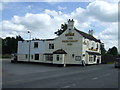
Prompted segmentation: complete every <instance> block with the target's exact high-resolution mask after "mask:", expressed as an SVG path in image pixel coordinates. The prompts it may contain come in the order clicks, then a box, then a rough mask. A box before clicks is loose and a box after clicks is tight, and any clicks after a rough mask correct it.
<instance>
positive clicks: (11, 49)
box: [2, 35, 24, 54]
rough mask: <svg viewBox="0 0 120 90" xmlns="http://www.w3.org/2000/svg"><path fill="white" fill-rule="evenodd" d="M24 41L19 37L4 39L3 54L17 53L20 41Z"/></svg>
mask: <svg viewBox="0 0 120 90" xmlns="http://www.w3.org/2000/svg"><path fill="white" fill-rule="evenodd" d="M23 40H24V39H23V38H22V37H21V36H20V35H19V36H16V38H15V37H6V38H5V39H2V53H3V54H11V53H17V46H18V41H23Z"/></svg>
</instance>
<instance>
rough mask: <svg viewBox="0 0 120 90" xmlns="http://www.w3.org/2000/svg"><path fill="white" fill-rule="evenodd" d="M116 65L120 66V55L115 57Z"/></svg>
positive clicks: (116, 66)
mask: <svg viewBox="0 0 120 90" xmlns="http://www.w3.org/2000/svg"><path fill="white" fill-rule="evenodd" d="M114 66H115V68H118V67H120V57H119V58H116V59H115V63H114Z"/></svg>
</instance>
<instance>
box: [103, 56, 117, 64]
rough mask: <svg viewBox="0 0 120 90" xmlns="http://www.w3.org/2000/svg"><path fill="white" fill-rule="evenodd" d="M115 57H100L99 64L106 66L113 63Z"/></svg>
mask: <svg viewBox="0 0 120 90" xmlns="http://www.w3.org/2000/svg"><path fill="white" fill-rule="evenodd" d="M116 57H117V56H101V63H102V64H106V63H109V62H114V60H115V58H116Z"/></svg>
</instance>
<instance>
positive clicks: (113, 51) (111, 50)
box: [107, 46, 118, 56]
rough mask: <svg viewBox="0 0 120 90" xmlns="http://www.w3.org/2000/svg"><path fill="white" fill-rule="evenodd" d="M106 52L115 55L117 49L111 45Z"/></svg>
mask: <svg viewBox="0 0 120 90" xmlns="http://www.w3.org/2000/svg"><path fill="white" fill-rule="evenodd" d="M107 54H108V55H112V56H116V55H118V50H117V48H116V47H115V46H114V47H112V48H109V50H108V52H107Z"/></svg>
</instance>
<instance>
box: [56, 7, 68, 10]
mask: <svg viewBox="0 0 120 90" xmlns="http://www.w3.org/2000/svg"><path fill="white" fill-rule="evenodd" d="M65 9H67V7H61V6H58V10H65Z"/></svg>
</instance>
